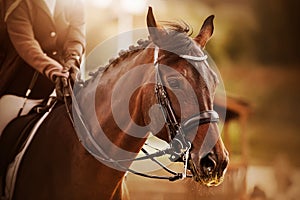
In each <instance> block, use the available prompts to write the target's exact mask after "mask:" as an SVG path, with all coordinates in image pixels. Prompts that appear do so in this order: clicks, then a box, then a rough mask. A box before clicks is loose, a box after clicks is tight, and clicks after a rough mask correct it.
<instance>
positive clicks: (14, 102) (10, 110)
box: [0, 95, 43, 137]
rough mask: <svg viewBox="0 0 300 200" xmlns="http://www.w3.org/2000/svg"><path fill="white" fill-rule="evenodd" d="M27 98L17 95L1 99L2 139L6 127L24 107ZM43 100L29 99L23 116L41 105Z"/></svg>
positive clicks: (0, 127) (0, 130)
mask: <svg viewBox="0 0 300 200" xmlns="http://www.w3.org/2000/svg"><path fill="white" fill-rule="evenodd" d="M24 101H25V98H24V97H18V96H15V95H4V96H2V97H1V98H0V137H1V134H2V131H3V129H4V128H5V126H6V125H7V124H8V123H9V122H10V121H11V120H12V119H14V118H15V117H17V115H18V113H19V111H20V109H21V108H22V107H23V104H24ZM42 101H43V100H42V99H38V100H36V99H27V100H26V103H25V106H24V108H23V110H22V113H21V115H25V114H27V113H28V112H29V111H30V110H31V109H32V108H33V107H34V106H36V105H38V104H40V103H41V102H42Z"/></svg>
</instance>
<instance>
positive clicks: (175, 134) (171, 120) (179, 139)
mask: <svg viewBox="0 0 300 200" xmlns="http://www.w3.org/2000/svg"><path fill="white" fill-rule="evenodd" d="M158 53H159V47H157V46H155V49H154V68H155V74H156V84H155V96H156V99H157V102H158V104H159V106H160V108H161V111H162V114H163V116H164V120H165V124H166V128H167V131H168V137H169V141H171V143H170V147H169V148H166V149H164V150H159V149H156V150H157V151H156V152H155V153H151V154H150V153H148V152H147V150H146V149H145V148H142V149H141V150H142V152H143V153H144V154H145V156H141V157H138V158H129V159H121V160H114V159H112V158H110V157H109V156H108V155H107V154H106V153H105V151H104V150H103V149H102V147H100V146H99V145H97V142H96V140H95V139H94V137H93V135H92V134H91V133H90V131H89V130H88V129H87V127H86V126H85V123H84V120H83V119H82V117H81V116H82V114H81V112H80V109H79V105H78V102H77V101H76V98H75V96H74V93H73V90H72V87H71V85H70V84H69V90H70V91H71V92H70V93H71V97H72V103H73V104H74V105H73V108H74V109H73V110H72V111H73V112H75V113H76V115H77V116H78V117H79V123H81V124H80V125H81V126H82V127H84V129H85V131H86V133H87V136H88V139H89V140H90V141H91V142H92V143H93V144H94V145H96V146H97V150H98V151H99V152H100V153H101V156H99V155H95V154H94V153H92V152H91V151H89V150H88V149H87V151H88V152H89V153H91V154H92V155H93V156H94V157H96V158H97V159H98V160H101V161H103V162H108V163H112V164H114V165H115V166H117V167H119V168H121V169H123V170H125V171H128V172H130V173H133V174H135V175H139V176H143V177H146V178H154V179H167V180H169V181H175V180H179V179H184V178H192V175H187V165H188V160H189V159H190V149H191V142H190V141H188V140H187V139H186V134H185V132H186V131H188V130H190V129H192V128H194V127H197V126H200V125H203V124H207V123H216V122H218V121H219V115H218V113H217V112H216V111H214V110H207V111H203V112H200V113H198V114H196V115H193V116H191V117H189V118H188V119H186V120H184V121H183V122H181V123H180V122H178V120H177V119H176V117H175V116H176V115H175V112H174V109H173V107H172V105H171V102H170V100H169V97H168V94H167V92H166V90H165V87H164V85H163V82H162V78H161V76H160V73H159V62H158ZM179 57H181V58H184V59H186V60H192V61H196V62H202V61H205V60H206V59H207V55H204V56H202V57H196V56H190V55H179ZM65 104H66V109H67V112H68V115H69V118H70V120H71V122H72V123H73V127H74V128H75V123H74V120H73V118H72V116H71V112H70V110H69V108H68V105H67V101H66V99H65ZM178 146H179V147H180V148H178ZM152 148H153V147H152ZM153 149H155V148H153ZM166 154H167V155H170V160H171V161H175V160H176V159H177V158H182V160H183V161H184V171H183V172H179V173H178V172H174V171H173V170H171V169H169V168H167V167H166V166H165V165H164V164H162V163H161V162H159V161H158V160H157V159H156V158H157V157H161V156H164V155H166ZM148 159H150V160H152V161H153V162H155V163H156V164H157V165H159V166H161V167H162V168H163V169H164V170H165V171H166V172H168V173H170V174H171V176H157V175H150V174H145V173H141V172H138V171H135V170H132V169H130V168H128V167H125V166H124V165H122V163H123V162H133V161H141V160H148Z"/></svg>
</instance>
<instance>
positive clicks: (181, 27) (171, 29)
mask: <svg viewBox="0 0 300 200" xmlns="http://www.w3.org/2000/svg"><path fill="white" fill-rule="evenodd" d="M162 23H163V28H164V29H165V30H166V31H167V32H168V33H171V34H170V35H171V36H172V37H176V35H180V37H181V38H182V36H183V38H184V39H188V40H190V39H189V36H190V35H191V34H192V32H193V31H191V28H190V26H189V25H188V24H187V23H185V22H184V21H179V22H169V21H164V22H162ZM151 42H152V41H151V39H150V38H148V39H147V40H144V39H140V40H138V41H137V44H138V45H136V46H135V45H131V46H129V48H128V49H127V50H121V51H120V52H119V53H118V55H119V56H118V57H116V58H111V59H109V61H108V63H107V64H106V65H105V66H100V67H99V68H98V69H97V70H96V71H95V72H90V73H89V76H90V77H91V78H90V79H88V80H87V81H86V82H84V83H83V85H86V84H87V83H88V82H90V81H93V80H94V79H95V78H96V77H97V76H98V75H99V74H102V73H103V72H105V71H106V70H107V69H108V68H110V67H113V66H115V65H116V64H118V63H119V62H120V61H121V60H123V59H125V58H126V57H128V56H129V55H132V54H133V53H136V52H138V51H140V50H144V49H145V48H146V47H147V46H148V45H149V44H150V43H151ZM185 42H186V41H185Z"/></svg>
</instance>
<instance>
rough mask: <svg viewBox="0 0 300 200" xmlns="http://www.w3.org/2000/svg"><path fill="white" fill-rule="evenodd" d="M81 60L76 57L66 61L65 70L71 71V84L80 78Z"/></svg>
mask: <svg viewBox="0 0 300 200" xmlns="http://www.w3.org/2000/svg"><path fill="white" fill-rule="evenodd" d="M78 65H79V62H78V60H76V59H69V60H68V61H66V62H65V63H64V66H63V71H65V72H69V74H70V75H69V78H70V79H71V84H72V85H73V84H74V83H75V82H76V81H78V80H79V79H80V71H79V68H78V67H79V66H78Z"/></svg>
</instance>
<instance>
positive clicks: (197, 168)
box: [188, 150, 229, 187]
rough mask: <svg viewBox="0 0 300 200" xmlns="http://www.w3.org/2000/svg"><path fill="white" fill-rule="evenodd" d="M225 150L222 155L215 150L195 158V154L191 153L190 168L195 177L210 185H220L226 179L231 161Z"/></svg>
mask: <svg viewBox="0 0 300 200" xmlns="http://www.w3.org/2000/svg"><path fill="white" fill-rule="evenodd" d="M224 151H225V152H224V155H223V156H220V157H218V156H217V155H216V154H215V153H214V152H213V151H211V152H209V153H208V154H207V155H205V156H204V157H202V158H198V159H195V155H191V158H190V159H189V162H188V169H189V170H190V171H191V173H192V174H193V179H194V180H195V181H196V182H199V183H202V184H203V185H206V186H208V187H210V186H218V185H220V184H221V183H222V182H223V180H224V176H225V173H226V170H227V166H228V163H229V157H228V153H227V151H226V150H224ZM195 163H198V164H195Z"/></svg>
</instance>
